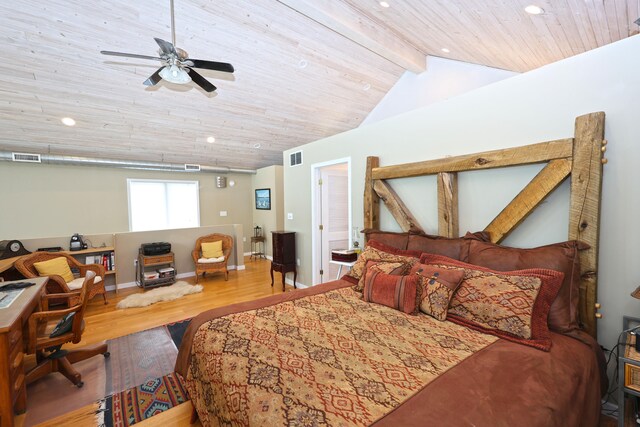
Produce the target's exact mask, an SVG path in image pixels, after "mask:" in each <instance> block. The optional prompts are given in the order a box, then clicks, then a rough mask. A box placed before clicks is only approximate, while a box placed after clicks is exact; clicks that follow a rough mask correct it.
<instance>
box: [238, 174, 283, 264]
mask: <svg viewBox="0 0 640 427" xmlns="http://www.w3.org/2000/svg"><path fill="white" fill-rule="evenodd" d="M252 185H253V190H255V189H257V188H270V189H271V210H261V209H256V205H255V199H254V201H253V202H252V203H253V226H254V227H255V226H256V225H258V226H260V227H262V232H263V234H264V236H265V237H266V241H265V244H264V245H265V252H266V254H267V256H271V255H272V248H271V232H272V231H277V230H282V229H283V228H284V197H283V170H282V166H279V165H276V166H269V167H266V168H262V169H258V173H257V174H256V175H255V176H254V177H253V184H252ZM252 194H255V192H252ZM253 197H255V196H253ZM246 233H247V236H250V235H253V227H251V229H250V230H247V231H246Z"/></svg>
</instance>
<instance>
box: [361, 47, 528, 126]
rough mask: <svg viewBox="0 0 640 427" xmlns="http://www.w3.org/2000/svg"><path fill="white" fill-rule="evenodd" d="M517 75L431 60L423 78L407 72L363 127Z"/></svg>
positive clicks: (363, 123) (440, 59) (476, 66)
mask: <svg viewBox="0 0 640 427" xmlns="http://www.w3.org/2000/svg"><path fill="white" fill-rule="evenodd" d="M516 75H518V73H516V72H514V71H506V70H501V69H499V68H491V67H485V66H484V65H476V64H469V63H468V62H461V61H454V60H451V59H446V58H439V57H437V56H428V57H427V69H426V71H424V72H422V73H420V74H415V73H412V72H411V71H407V72H405V73H404V74H403V75H402V76H401V77H400V79H399V80H398V81H397V82H396V84H395V85H394V86H393V87H392V88H391V90H390V91H389V92H387V94H386V95H385V96H384V98H382V101H380V103H379V104H378V105H377V106H376V107H375V108H374V109H373V110H372V111H371V113H369V115H368V116H367V117H366V118H365V119H364V120H363V121H362V123H361V124H360V126H366V125H370V124H372V123H375V122H379V121H380V120H384V119H386V118H389V117H392V116H397V115H398V114H401V113H405V112H407V111H412V110H415V109H418V108H420V107H426V106H427V105H430V104H433V103H435V102H439V101H444V100H445V99H449V98H452V97H454V96H458V95H461V94H463V93H465V92H469V91H471V90H474V89H477V88H479V87H482V86H486V85H488V84H491V83H495V82H497V81H500V80H504V79H506V78H509V77H513V76H516Z"/></svg>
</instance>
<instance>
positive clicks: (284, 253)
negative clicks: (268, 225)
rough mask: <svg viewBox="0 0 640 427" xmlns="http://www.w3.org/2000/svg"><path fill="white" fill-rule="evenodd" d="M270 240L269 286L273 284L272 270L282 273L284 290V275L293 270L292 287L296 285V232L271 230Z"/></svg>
mask: <svg viewBox="0 0 640 427" xmlns="http://www.w3.org/2000/svg"><path fill="white" fill-rule="evenodd" d="M271 242H272V245H273V246H272V249H273V251H272V252H271V253H272V254H273V261H272V262H271V286H273V272H274V271H279V272H280V273H282V290H283V291H284V277H285V275H286V274H287V273H288V272H293V287H294V288H295V287H296V277H297V275H298V272H297V270H296V233H295V232H293V231H272V232H271Z"/></svg>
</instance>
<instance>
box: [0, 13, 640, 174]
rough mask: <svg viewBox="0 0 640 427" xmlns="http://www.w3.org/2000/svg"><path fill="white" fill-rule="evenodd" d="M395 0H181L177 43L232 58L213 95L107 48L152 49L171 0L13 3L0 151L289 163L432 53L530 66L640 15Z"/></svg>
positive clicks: (353, 121) (628, 26) (6, 25)
mask: <svg viewBox="0 0 640 427" xmlns="http://www.w3.org/2000/svg"><path fill="white" fill-rule="evenodd" d="M387 1H388V3H390V5H391V7H389V8H383V7H381V6H380V5H379V4H378V2H377V1H374V0H332V1H317V0H260V1H250V0H236V1H213V0H175V2H176V34H177V37H176V39H177V45H178V46H180V47H182V48H183V49H185V50H187V51H188V52H189V54H190V56H191V57H194V58H198V59H205V60H215V61H223V62H230V63H232V64H233V65H234V66H235V69H236V72H235V74H234V75H233V76H232V77H230V76H229V75H225V74H224V73H218V72H213V71H207V70H201V71H199V72H200V73H201V74H202V75H203V76H205V77H206V78H208V79H209V80H211V82H212V83H214V84H215V85H216V86H217V87H218V91H217V92H216V93H214V94H212V95H207V94H206V93H205V92H204V91H202V90H201V89H199V88H197V87H194V86H193V85H188V86H177V85H173V84H170V83H165V82H162V83H160V84H158V85H157V86H156V87H153V88H146V87H145V86H143V85H142V82H143V81H144V80H145V79H146V78H147V77H148V76H149V75H151V74H152V73H153V72H154V71H155V70H156V69H157V68H158V64H157V63H155V62H153V61H144V60H138V59H124V58H122V59H120V58H115V57H107V56H103V55H100V53H99V51H100V50H115V51H122V52H130V53H139V54H143V55H152V56H153V55H155V54H156V53H157V45H156V44H155V42H154V40H153V37H160V38H164V39H165V40H170V38H171V36H170V26H169V24H170V12H169V0H156V1H154V2H151V1H149V0H144V1H124V0H111V1H106V0H102V1H81V0H49V1H46V2H45V1H42V0H19V1H8V0H7V1H3V2H1V3H0V36H1V37H2V41H3V45H4V46H3V51H4V52H3V55H2V56H3V61H2V62H1V63H0V129H2V131H1V133H0V150H13V151H27V152H36V153H51V154H64V155H78V156H95V157H103V158H114V159H131V160H146V161H165V162H170V163H198V164H202V165H212V166H215V165H219V166H230V167H236V168H258V167H263V166H267V165H271V164H281V163H282V151H283V150H285V149H287V148H291V147H294V146H297V145H301V144H304V143H307V142H310V141H314V140H317V139H320V138H323V137H326V136H330V135H333V134H336V133H339V132H343V131H346V130H349V129H353V128H355V127H357V126H358V125H359V124H360V122H361V121H362V120H363V119H364V118H365V117H366V115H367V114H368V113H369V112H370V111H371V110H372V109H373V107H374V106H375V105H376V104H377V103H378V102H379V101H380V100H381V99H382V97H383V96H384V94H385V93H386V92H387V91H388V90H389V89H390V88H391V87H392V86H393V84H394V83H395V82H396V81H397V79H398V78H399V77H400V76H401V74H402V73H403V72H404V71H405V70H411V71H414V72H420V71H422V70H424V64H425V59H424V58H425V57H426V55H437V56H445V57H448V58H451V59H458V60H463V61H467V62H473V63H478V64H483V65H488V66H493V67H498V68H504V69H509V70H514V71H527V70H530V69H533V68H536V67H539V66H542V65H545V64H547V63H550V62H553V61H556V60H559V59H563V58H566V57H569V56H572V55H574V54H578V53H581V52H584V51H587V50H590V49H593V48H595V47H598V46H602V45H604V44H607V43H610V42H612V41H616V40H619V39H621V38H624V37H627V36H629V35H631V34H632V33H633V32H635V31H636V29H637V28H638V27H637V26H636V25H634V24H633V21H634V20H635V19H637V18H638V17H639V16H640V14H639V9H638V0H587V1H584V0H554V1H544V2H538V3H536V4H538V5H540V6H542V7H543V8H544V9H545V11H546V13H545V14H544V15H540V16H531V15H528V14H526V13H525V12H524V11H523V8H524V6H526V5H527V4H529V3H530V2H531V1H532V0H528V1H519V0H491V1H481V2H478V1H471V0H449V1H447V0H433V1H431V0H430V1H424V0H423V1H418V0H407V1H399V0H395V1H394V0H387ZM443 47H446V48H448V49H449V50H450V53H448V54H445V53H443V52H442V51H441V48H443ZM301 61H304V62H306V64H307V65H306V67H304V68H303V67H301ZM365 88H369V89H368V90H365ZM66 116H69V117H73V118H74V119H75V120H76V121H77V125H76V126H75V127H66V126H64V125H62V124H61V122H60V119H61V118H62V117H66ZM208 136H214V137H215V138H216V142H215V143H213V144H210V143H207V142H206V138H207V137H208ZM256 144H259V148H256Z"/></svg>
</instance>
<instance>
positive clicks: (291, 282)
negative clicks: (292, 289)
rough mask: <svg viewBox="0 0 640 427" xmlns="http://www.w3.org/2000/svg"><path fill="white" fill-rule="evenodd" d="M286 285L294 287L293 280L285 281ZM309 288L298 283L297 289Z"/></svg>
mask: <svg viewBox="0 0 640 427" xmlns="http://www.w3.org/2000/svg"><path fill="white" fill-rule="evenodd" d="M281 283H282V282H281ZM284 283H286V284H287V285H291V286H293V280H291V279H284ZM308 287H309V286H307V285H305V284H304V283H300V282H298V281H296V288H297V289H305V288H308Z"/></svg>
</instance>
